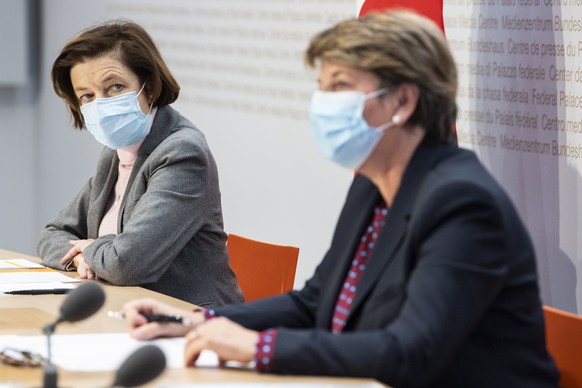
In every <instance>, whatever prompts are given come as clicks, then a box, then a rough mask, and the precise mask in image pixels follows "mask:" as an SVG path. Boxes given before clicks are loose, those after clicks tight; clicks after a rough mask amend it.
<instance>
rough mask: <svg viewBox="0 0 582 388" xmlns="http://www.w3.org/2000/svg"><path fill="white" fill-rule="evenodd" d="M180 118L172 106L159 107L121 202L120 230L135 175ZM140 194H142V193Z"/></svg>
mask: <svg viewBox="0 0 582 388" xmlns="http://www.w3.org/2000/svg"><path fill="white" fill-rule="evenodd" d="M179 118H180V115H179V113H178V112H176V111H175V110H174V109H172V108H171V107H170V106H167V105H166V106H162V107H159V108H158V111H157V112H156V116H155V118H154V122H153V123H152V128H151V129H150V133H149V134H148V135H147V136H146V138H145V139H144V141H143V143H142V145H141V147H139V151H138V153H137V159H136V160H135V163H134V165H133V168H132V170H131V174H130V175H129V179H128V181H127V187H126V188H125V193H124V194H123V201H122V202H121V206H120V208H119V217H118V220H117V230H119V231H120V232H121V231H123V223H124V217H125V204H126V203H127V201H128V200H131V198H129V196H130V192H131V188H132V186H133V182H134V180H135V177H136V176H137V174H138V172H139V171H140V170H141V168H142V166H143V165H144V163H145V161H146V160H147V158H148V157H149V156H150V155H151V153H152V152H154V150H155V149H156V148H157V147H158V146H159V145H160V143H162V142H163V141H164V140H165V139H166V138H167V137H168V136H170V135H171V134H172V128H175V126H176V125H175V124H176V122H177V121H178V119H179ZM139 194H140V195H141V194H142V193H139Z"/></svg>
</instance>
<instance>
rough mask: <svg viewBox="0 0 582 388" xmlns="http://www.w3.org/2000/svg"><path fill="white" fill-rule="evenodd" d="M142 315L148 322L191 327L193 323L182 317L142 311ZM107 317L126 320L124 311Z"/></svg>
mask: <svg viewBox="0 0 582 388" xmlns="http://www.w3.org/2000/svg"><path fill="white" fill-rule="evenodd" d="M140 315H142V316H144V317H145V319H146V320H147V321H148V322H160V323H178V324H180V325H184V326H190V324H191V323H192V322H191V321H190V319H188V318H184V317H182V316H180V315H164V314H152V313H146V312H142V311H140ZM107 316H108V317H111V318H117V319H125V314H124V313H123V311H108V312H107Z"/></svg>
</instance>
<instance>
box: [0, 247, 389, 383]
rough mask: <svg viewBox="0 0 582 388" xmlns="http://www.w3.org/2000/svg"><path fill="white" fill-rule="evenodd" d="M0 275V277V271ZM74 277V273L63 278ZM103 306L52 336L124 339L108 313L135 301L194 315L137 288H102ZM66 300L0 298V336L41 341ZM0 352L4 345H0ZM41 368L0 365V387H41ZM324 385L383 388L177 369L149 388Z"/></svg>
mask: <svg viewBox="0 0 582 388" xmlns="http://www.w3.org/2000/svg"><path fill="white" fill-rule="evenodd" d="M0 258H2V259H6V258H26V259H29V260H31V261H36V262H39V259H38V258H35V257H31V256H26V255H22V254H19V253H16V252H11V251H5V250H1V249H0ZM0 272H1V271H0ZM66 274H67V275H69V276H76V273H66ZM0 281H1V280H0ZM104 290H105V294H106V301H105V305H104V306H103V307H102V308H101V309H100V310H99V311H98V312H97V313H96V314H95V315H93V316H92V317H90V318H88V319H86V320H83V321H80V322H76V323H62V324H60V325H59V326H58V328H57V332H56V333H55V334H83V333H85V334H87V333H125V332H127V330H128V327H127V324H126V323H125V322H124V321H118V320H115V319H111V318H109V317H107V315H106V312H107V311H110V310H113V311H116V310H119V309H120V308H121V307H122V306H123V304H124V303H125V302H127V301H130V300H132V299H135V298H144V297H151V298H155V299H158V300H160V301H162V302H165V303H168V304H170V305H173V306H176V307H181V308H187V309H192V308H193V307H194V305H192V304H190V303H187V302H184V301H181V300H179V299H175V298H172V297H169V296H166V295H162V294H159V293H156V292H154V291H150V290H147V289H145V288H141V287H117V286H112V285H107V284H104ZM65 297H66V295H34V296H31V295H6V294H0V335H6V334H19V335H42V327H43V326H44V325H45V324H47V323H51V322H53V321H54V320H55V319H56V318H57V317H58V311H59V307H60V305H61V303H62V301H63V300H64V299H65ZM0 348H2V344H0ZM42 372H43V371H42V368H22V367H12V366H7V365H3V364H0V385H1V384H2V383H7V382H18V383H20V384H21V386H23V387H40V386H42ZM113 376H114V371H111V372H72V371H66V370H59V376H58V378H59V386H62V387H87V386H89V387H105V386H109V385H111V383H112V381H113ZM233 382H245V383H250V382H257V383H268V382H270V383H275V382H285V383H291V382H292V383H300V382H303V383H322V384H323V383H325V384H327V385H328V387H330V388H331V387H332V386H336V385H337V386H339V387H341V386H342V385H350V384H358V385H359V384H361V386H362V387H364V386H365V387H382V386H383V385H380V384H378V383H375V382H374V380H371V379H345V378H321V377H307V376H278V375H268V374H259V373H256V372H253V371H244V370H233V369H224V368H180V369H166V371H164V373H163V374H162V375H161V376H160V377H158V378H157V379H155V380H154V381H153V382H151V383H150V384H149V385H148V386H151V387H156V386H160V385H164V384H187V383H218V384H217V387H218V386H220V383H223V384H224V383H233Z"/></svg>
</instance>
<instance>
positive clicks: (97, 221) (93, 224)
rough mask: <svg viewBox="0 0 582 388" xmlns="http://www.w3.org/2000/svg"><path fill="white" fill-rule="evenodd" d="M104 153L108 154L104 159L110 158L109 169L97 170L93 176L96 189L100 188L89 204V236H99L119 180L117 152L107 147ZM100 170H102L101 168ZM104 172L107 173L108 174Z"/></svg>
mask: <svg viewBox="0 0 582 388" xmlns="http://www.w3.org/2000/svg"><path fill="white" fill-rule="evenodd" d="M103 152H104V153H107V155H104V156H103V159H108V160H109V163H110V165H109V169H107V171H104V172H97V175H96V176H95V177H94V178H93V182H92V184H93V187H94V189H97V190H100V191H99V193H98V194H97V196H96V197H95V200H94V201H93V203H92V204H90V205H89V213H88V214H87V236H88V238H97V237H98V235H99V225H101V220H102V219H103V215H104V213H105V207H106V206H107V201H108V200H109V197H110V196H111V191H112V190H113V188H114V186H115V182H117V174H118V171H117V169H118V165H119V159H118V158H117V152H116V151H115V150H112V149H110V148H106V149H105V150H104V151H103ZM99 171H102V170H101V169H99ZM100 174H103V175H100ZM104 174H107V175H106V176H105V175H104Z"/></svg>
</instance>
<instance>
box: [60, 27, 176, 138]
mask: <svg viewBox="0 0 582 388" xmlns="http://www.w3.org/2000/svg"><path fill="white" fill-rule="evenodd" d="M110 53H116V54H118V57H119V59H120V61H121V62H122V63H123V64H124V65H125V66H127V67H128V68H129V69H130V70H131V71H133V72H134V73H135V75H137V77H138V78H139V80H140V83H142V84H145V88H144V92H145V94H146V95H147V96H148V98H149V99H150V100H151V101H152V105H153V106H154V107H157V106H164V105H168V104H171V103H173V102H174V101H176V99H177V98H178V94H179V93H180V86H179V85H178V83H177V82H176V80H175V79H174V77H173V76H172V74H171V73H170V70H169V69H168V67H167V66H166V64H165V62H164V60H163V59H162V56H161V55H160V52H159V50H158V49H157V47H156V45H155V43H154V41H153V40H152V38H151V37H150V35H149V34H148V33H147V32H146V31H145V30H144V29H143V28H142V27H141V26H139V25H138V24H136V23H134V22H130V21H126V20H112V21H108V22H105V23H102V24H99V25H97V26H95V27H91V28H89V29H87V30H84V31H82V32H81V33H80V34H79V35H78V36H77V37H75V38H73V39H72V40H70V41H69V42H68V43H67V44H66V45H65V47H63V49H62V51H61V53H60V54H59V56H58V57H57V59H56V60H55V62H54V64H53V68H52V74H51V75H52V81H53V88H54V90H55V93H56V94H57V95H58V96H59V97H61V98H62V99H63V100H65V102H66V103H67V106H68V108H69V110H70V112H71V116H72V118H73V121H74V125H75V127H76V128H79V129H81V128H83V127H84V126H85V120H84V119H83V115H82V114H81V107H80V105H79V101H78V100H77V97H76V95H75V91H74V89H73V85H72V83H71V69H72V68H73V66H75V65H77V64H79V63H83V62H84V61H86V60H88V59H93V58H98V57H100V56H103V55H107V54H110Z"/></svg>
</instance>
